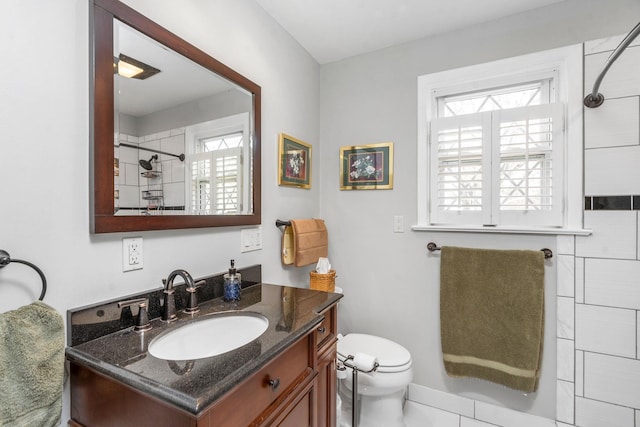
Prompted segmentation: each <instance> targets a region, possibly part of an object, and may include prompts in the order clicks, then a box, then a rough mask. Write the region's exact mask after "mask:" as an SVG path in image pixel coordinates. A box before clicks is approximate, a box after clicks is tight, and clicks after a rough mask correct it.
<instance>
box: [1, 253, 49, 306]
mask: <svg viewBox="0 0 640 427" xmlns="http://www.w3.org/2000/svg"><path fill="white" fill-rule="evenodd" d="M12 262H17V263H18V264H24V265H27V266H29V267H31V268H33V269H34V270H35V271H36V273H38V275H39V276H40V279H42V292H41V293H40V297H39V298H38V300H39V301H42V300H43V299H44V296H45V294H46V293H47V279H46V278H45V277H44V273H43V272H42V270H40V269H39V268H38V267H37V266H36V265H35V264H32V263H30V262H29V261H24V260H21V259H15V258H14V259H11V256H10V255H9V253H8V252H7V251H5V250H3V249H0V268H3V267H6V266H7V265H9V264H10V263H12Z"/></svg>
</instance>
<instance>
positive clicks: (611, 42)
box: [584, 34, 640, 55]
mask: <svg viewBox="0 0 640 427" xmlns="http://www.w3.org/2000/svg"><path fill="white" fill-rule="evenodd" d="M624 37H625V34H619V35H617V36H612V37H605V38H602V39H597V40H590V41H588V42H585V44H584V54H585V55H591V54H593V53H598V52H606V51H614V50H615V49H616V47H618V45H619V44H620V42H621V41H622V39H624ZM638 45H640V40H638V39H636V40H634V41H632V42H631V44H630V45H629V46H638ZM609 53H611V52H609Z"/></svg>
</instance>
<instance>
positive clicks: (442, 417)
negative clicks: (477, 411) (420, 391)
mask: <svg viewBox="0 0 640 427" xmlns="http://www.w3.org/2000/svg"><path fill="white" fill-rule="evenodd" d="M404 421H405V423H406V424H407V427H424V426H438V427H459V425H460V415H456V414H452V413H451V412H447V411H442V410H440V409H436V408H432V407H431V406H426V405H421V404H419V403H416V402H411V401H408V402H407V403H406V404H405V405H404Z"/></svg>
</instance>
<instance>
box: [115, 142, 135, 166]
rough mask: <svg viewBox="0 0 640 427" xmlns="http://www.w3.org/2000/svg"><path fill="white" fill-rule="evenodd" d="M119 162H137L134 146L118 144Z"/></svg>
mask: <svg viewBox="0 0 640 427" xmlns="http://www.w3.org/2000/svg"><path fill="white" fill-rule="evenodd" d="M119 158H120V164H122V163H131V164H136V165H137V164H138V160H140V157H139V156H138V150H137V149H135V148H129V147H122V146H120V156H119Z"/></svg>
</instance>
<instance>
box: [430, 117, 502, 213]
mask: <svg viewBox="0 0 640 427" xmlns="http://www.w3.org/2000/svg"><path fill="white" fill-rule="evenodd" d="M490 138H491V113H478V114H468V115H463V116H455V117H444V118H437V119H433V120H432V122H431V132H430V163H431V164H430V192H431V195H430V198H429V199H430V215H429V216H430V221H431V223H432V224H482V223H485V222H486V221H487V220H488V215H489V212H488V209H486V207H488V206H490V203H491V192H490V191H489V190H490V183H491V181H490V173H489V171H490V169H491V155H490V153H491V139H490Z"/></svg>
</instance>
